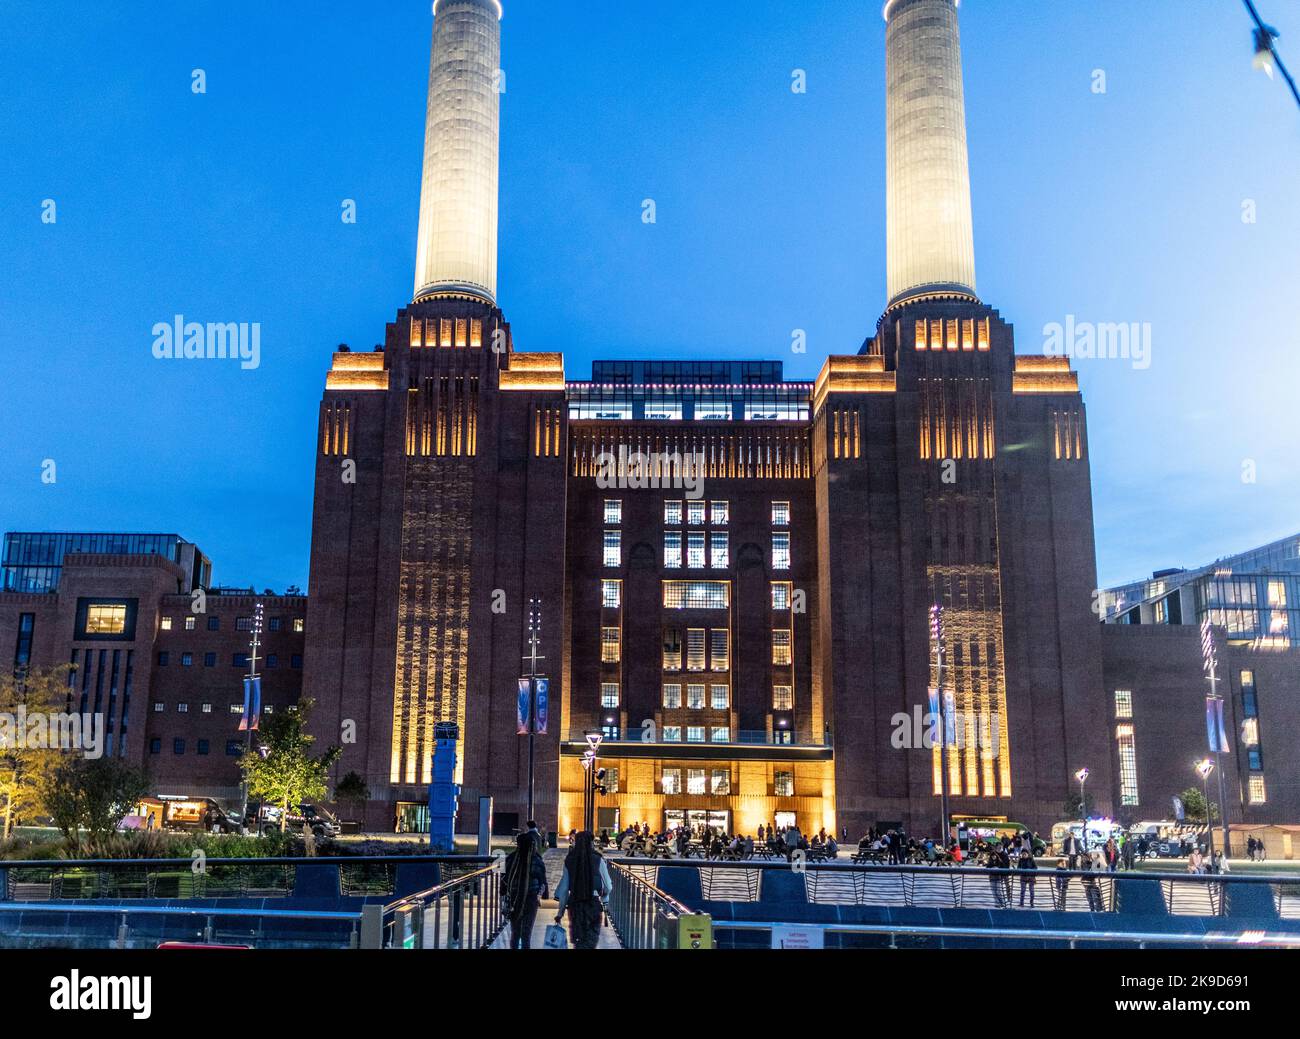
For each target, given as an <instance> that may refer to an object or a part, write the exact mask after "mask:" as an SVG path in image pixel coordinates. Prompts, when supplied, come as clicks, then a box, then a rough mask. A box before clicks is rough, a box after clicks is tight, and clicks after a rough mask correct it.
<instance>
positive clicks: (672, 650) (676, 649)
mask: <svg viewBox="0 0 1300 1039" xmlns="http://www.w3.org/2000/svg"><path fill="white" fill-rule="evenodd" d="M681 669H682V633H681V632H680V631H678V630H677V629H676V628H668V629H667V630H666V631H665V632H664V670H665V671H680V670H681Z"/></svg>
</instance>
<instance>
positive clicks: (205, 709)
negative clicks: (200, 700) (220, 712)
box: [201, 703, 212, 714]
mask: <svg viewBox="0 0 1300 1039" xmlns="http://www.w3.org/2000/svg"><path fill="white" fill-rule="evenodd" d="M201 709H202V711H203V713H204V714H211V713H212V704H210V703H205V704H204V705H203V707H202V708H201Z"/></svg>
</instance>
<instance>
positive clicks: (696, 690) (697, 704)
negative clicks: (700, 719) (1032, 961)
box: [686, 684, 704, 711]
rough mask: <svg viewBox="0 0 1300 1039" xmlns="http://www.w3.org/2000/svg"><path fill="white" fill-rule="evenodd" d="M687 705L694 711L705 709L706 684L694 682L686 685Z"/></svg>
mask: <svg viewBox="0 0 1300 1039" xmlns="http://www.w3.org/2000/svg"><path fill="white" fill-rule="evenodd" d="M686 706H687V708H688V709H689V710H692V711H702V710H704V686H703V685H702V684H693V685H688V686H687V687H686Z"/></svg>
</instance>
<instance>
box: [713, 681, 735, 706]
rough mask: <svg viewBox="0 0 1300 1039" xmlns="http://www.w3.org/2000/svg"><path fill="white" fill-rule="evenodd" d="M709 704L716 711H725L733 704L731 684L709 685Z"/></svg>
mask: <svg viewBox="0 0 1300 1039" xmlns="http://www.w3.org/2000/svg"><path fill="white" fill-rule="evenodd" d="M709 706H710V707H711V708H713V710H715V711H725V710H726V709H727V708H728V707H730V706H731V686H727V685H711V686H709Z"/></svg>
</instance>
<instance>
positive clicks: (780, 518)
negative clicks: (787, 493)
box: [772, 501, 790, 527]
mask: <svg viewBox="0 0 1300 1039" xmlns="http://www.w3.org/2000/svg"><path fill="white" fill-rule="evenodd" d="M789 525H790V503H789V502H788V501H774V502H772V526H774V527H788V526H789Z"/></svg>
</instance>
